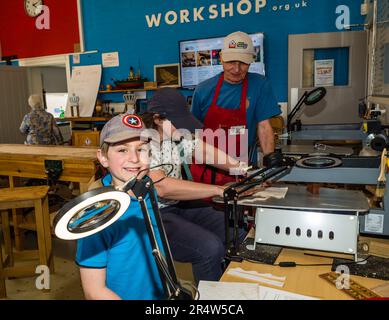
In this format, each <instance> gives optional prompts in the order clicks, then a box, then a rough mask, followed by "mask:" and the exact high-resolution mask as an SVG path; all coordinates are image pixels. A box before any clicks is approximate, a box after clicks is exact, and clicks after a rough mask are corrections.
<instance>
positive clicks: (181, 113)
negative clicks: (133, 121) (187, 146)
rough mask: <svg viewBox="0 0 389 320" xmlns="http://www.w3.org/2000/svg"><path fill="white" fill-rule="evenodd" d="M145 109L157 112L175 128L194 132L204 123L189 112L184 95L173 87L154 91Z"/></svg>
mask: <svg viewBox="0 0 389 320" xmlns="http://www.w3.org/2000/svg"><path fill="white" fill-rule="evenodd" d="M147 111H148V112H154V113H158V114H160V115H161V116H163V117H166V119H168V120H170V121H171V123H172V124H173V125H174V126H175V127H176V128H177V129H187V130H189V131H190V132H192V133H194V132H195V129H202V128H203V127H204V125H203V124H202V123H201V122H200V121H199V120H197V119H196V117H195V116H194V115H193V114H192V113H191V112H190V110H189V108H188V106H187V103H186V99H185V97H184V96H183V95H182V94H181V93H180V92H178V91H177V90H176V89H174V88H162V89H159V90H158V91H156V92H155V93H154V95H153V96H152V98H151V99H150V101H149V102H148V104H147Z"/></svg>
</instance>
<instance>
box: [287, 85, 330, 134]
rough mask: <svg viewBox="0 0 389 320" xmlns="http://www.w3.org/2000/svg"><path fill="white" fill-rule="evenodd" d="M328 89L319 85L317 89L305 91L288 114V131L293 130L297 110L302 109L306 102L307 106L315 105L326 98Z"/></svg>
mask: <svg viewBox="0 0 389 320" xmlns="http://www.w3.org/2000/svg"><path fill="white" fill-rule="evenodd" d="M326 93H327V90H326V88H324V87H318V88H316V89H313V90H312V91H309V92H308V91H305V92H304V94H303V95H302V96H301V98H300V100H299V101H298V102H297V104H296V105H295V107H294V108H293V110H292V111H291V112H290V113H289V115H288V121H287V129H288V133H289V132H290V131H292V120H293V118H294V117H295V115H296V114H297V112H298V111H299V110H300V109H301V107H302V105H303V104H305V105H307V106H310V105H313V104H315V103H317V102H319V101H320V100H321V99H323V98H324V96H325V95H326Z"/></svg>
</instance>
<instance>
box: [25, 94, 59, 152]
mask: <svg viewBox="0 0 389 320" xmlns="http://www.w3.org/2000/svg"><path fill="white" fill-rule="evenodd" d="M28 104H29V106H30V107H31V109H32V111H31V112H30V113H28V114H26V115H25V116H24V118H23V121H22V124H21V125H20V132H21V133H23V134H27V137H26V141H25V142H24V143H25V144H47V145H51V144H63V139H62V135H61V132H60V131H59V128H58V126H57V124H56V122H55V120H54V117H53V115H52V114H51V113H49V112H47V111H46V110H45V109H44V107H43V103H42V99H41V97H40V95H38V94H33V95H31V96H30V97H29V98H28Z"/></svg>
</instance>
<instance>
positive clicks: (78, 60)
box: [73, 53, 80, 64]
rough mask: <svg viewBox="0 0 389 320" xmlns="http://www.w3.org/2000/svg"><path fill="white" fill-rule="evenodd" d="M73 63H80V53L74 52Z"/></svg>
mask: <svg viewBox="0 0 389 320" xmlns="http://www.w3.org/2000/svg"><path fill="white" fill-rule="evenodd" d="M73 64H80V54H78V53H76V54H73Z"/></svg>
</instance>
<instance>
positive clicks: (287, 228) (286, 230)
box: [285, 227, 290, 235]
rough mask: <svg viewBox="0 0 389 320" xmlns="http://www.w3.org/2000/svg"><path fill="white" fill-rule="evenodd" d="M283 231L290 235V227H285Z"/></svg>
mask: <svg viewBox="0 0 389 320" xmlns="http://www.w3.org/2000/svg"><path fill="white" fill-rule="evenodd" d="M285 233H286V235H290V228H289V227H286V229H285Z"/></svg>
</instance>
